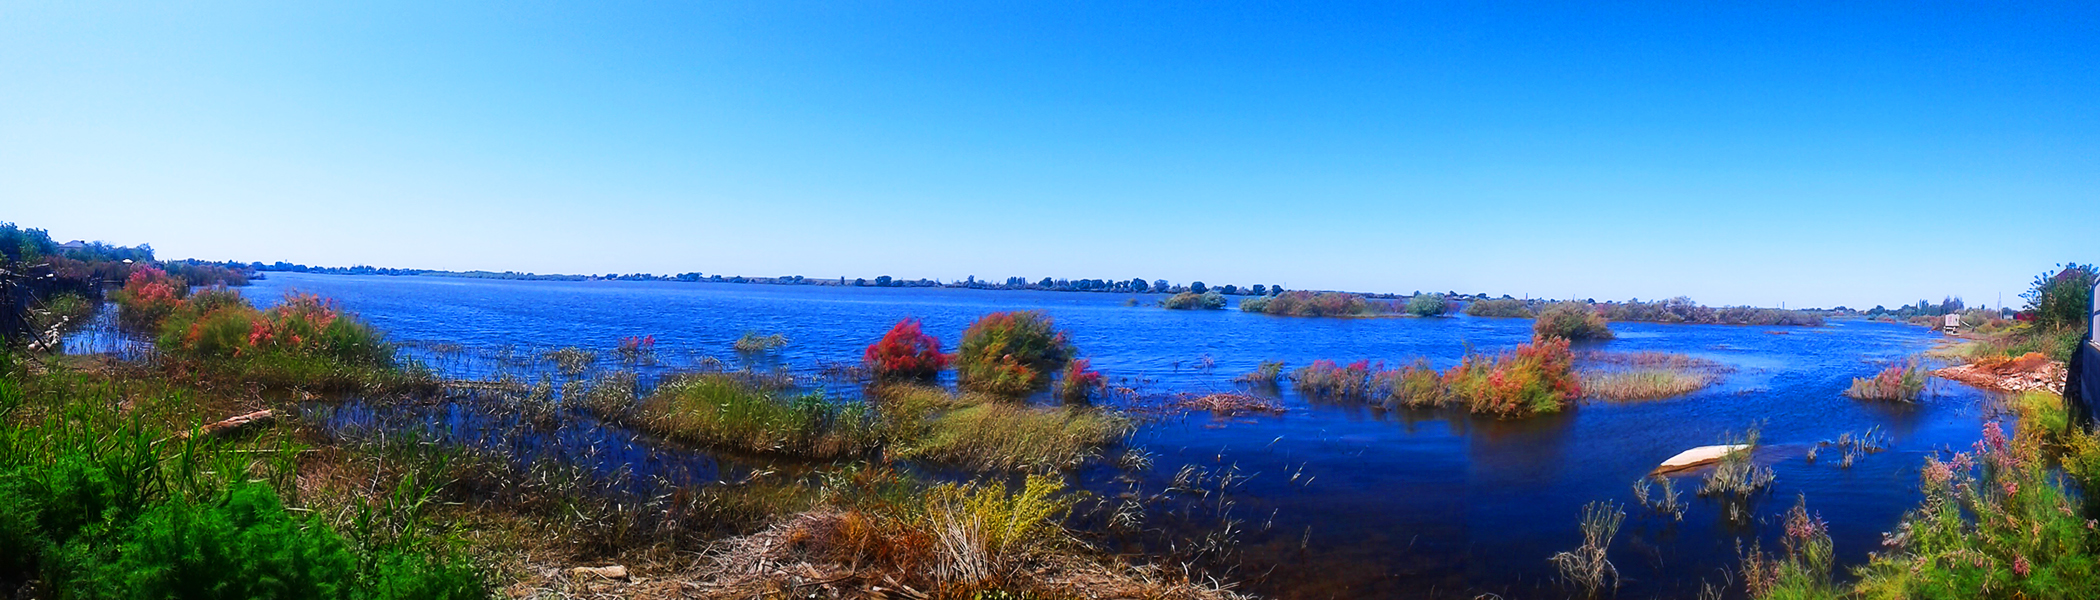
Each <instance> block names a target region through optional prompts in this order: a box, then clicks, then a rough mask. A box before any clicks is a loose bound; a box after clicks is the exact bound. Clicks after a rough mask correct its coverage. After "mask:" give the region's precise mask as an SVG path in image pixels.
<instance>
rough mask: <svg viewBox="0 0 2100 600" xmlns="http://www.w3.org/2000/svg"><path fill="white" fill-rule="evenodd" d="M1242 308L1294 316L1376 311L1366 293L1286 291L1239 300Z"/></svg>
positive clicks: (1323, 315) (1355, 315) (1352, 313)
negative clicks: (1364, 295)
mask: <svg viewBox="0 0 2100 600" xmlns="http://www.w3.org/2000/svg"><path fill="white" fill-rule="evenodd" d="M1240 310H1242V311H1246V312H1251V313H1262V314H1269V315H1282V316H1292V317H1358V316H1369V315H1375V314H1377V312H1378V311H1377V308H1376V307H1374V306H1373V305H1372V303H1371V302H1370V301H1369V300H1365V299H1364V297H1363V296H1359V295H1356V294H1349V293H1343V292H1321V293H1318V294H1315V293H1312V292H1303V291H1297V292H1284V293H1282V294H1278V295H1274V296H1269V297H1266V298H1249V299H1247V300H1242V301H1240Z"/></svg>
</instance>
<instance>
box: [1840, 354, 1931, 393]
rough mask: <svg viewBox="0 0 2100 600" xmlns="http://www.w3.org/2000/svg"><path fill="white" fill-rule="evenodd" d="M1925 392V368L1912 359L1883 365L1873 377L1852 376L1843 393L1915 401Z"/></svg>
mask: <svg viewBox="0 0 2100 600" xmlns="http://www.w3.org/2000/svg"><path fill="white" fill-rule="evenodd" d="M1924 393H1925V368H1924V367H1922V366H1919V365H1918V362H1917V361H1915V360H1913V361H1910V362H1906V363H1901V364H1892V365H1889V366H1887V367H1884V368H1883V369H1882V370H1881V372H1879V373H1875V374H1874V376H1873V377H1854V378H1852V387H1849V388H1846V389H1845V395H1847V396H1851V397H1853V398H1857V399H1860V400H1890V401H1896V402H1916V401H1917V400H1918V397H1919V396H1920V395H1922V394H1924Z"/></svg>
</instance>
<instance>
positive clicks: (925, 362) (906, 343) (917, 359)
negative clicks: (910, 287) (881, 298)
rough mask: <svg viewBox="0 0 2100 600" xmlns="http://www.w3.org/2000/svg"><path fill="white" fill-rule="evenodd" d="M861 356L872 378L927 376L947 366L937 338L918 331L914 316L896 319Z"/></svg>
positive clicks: (912, 378) (915, 377)
mask: <svg viewBox="0 0 2100 600" xmlns="http://www.w3.org/2000/svg"><path fill="white" fill-rule="evenodd" d="M861 356H862V361H864V362H865V363H866V364H867V365H868V368H869V369H871V370H873V371H874V373H875V378H876V379H878V380H884V381H900V380H928V379H932V378H933V377H934V376H935V375H938V374H940V372H941V369H946V368H948V355H946V354H942V353H941V340H939V339H937V338H935V337H933V336H930V335H926V333H925V332H924V331H920V329H919V320H918V319H905V320H902V321H898V322H897V324H896V325H893V326H891V327H890V331H889V333H885V334H882V339H880V340H877V341H876V342H875V343H873V344H869V345H868V349H867V351H866V352H863V353H862V354H861Z"/></svg>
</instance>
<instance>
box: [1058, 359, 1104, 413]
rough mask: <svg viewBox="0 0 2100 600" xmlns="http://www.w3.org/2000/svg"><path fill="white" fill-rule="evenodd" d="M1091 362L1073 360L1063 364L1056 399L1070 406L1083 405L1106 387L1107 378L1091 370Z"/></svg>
mask: <svg viewBox="0 0 2100 600" xmlns="http://www.w3.org/2000/svg"><path fill="white" fill-rule="evenodd" d="M1092 367H1093V363H1092V361H1088V360H1087V359H1084V358H1080V359H1073V360H1072V362H1069V363H1065V373H1064V378H1063V379H1060V380H1058V382H1057V397H1058V399H1061V400H1064V401H1065V402H1067V403H1071V404H1084V403H1086V402H1087V401H1088V400H1090V399H1092V398H1093V397H1094V392H1095V391H1097V390H1100V389H1102V388H1105V387H1108V378H1107V377H1104V376H1102V375H1101V372H1100V371H1095V370H1093V369H1092Z"/></svg>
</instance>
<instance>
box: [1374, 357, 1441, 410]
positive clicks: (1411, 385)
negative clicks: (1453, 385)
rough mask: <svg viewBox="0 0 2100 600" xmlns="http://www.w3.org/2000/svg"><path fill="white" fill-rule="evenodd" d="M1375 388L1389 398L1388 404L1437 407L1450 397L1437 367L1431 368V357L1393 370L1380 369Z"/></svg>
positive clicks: (1389, 405)
mask: <svg viewBox="0 0 2100 600" xmlns="http://www.w3.org/2000/svg"><path fill="white" fill-rule="evenodd" d="M1371 388H1372V394H1374V395H1383V396H1384V397H1385V404H1386V406H1388V407H1391V406H1411V407H1428V406H1436V405H1437V404H1439V403H1442V402H1443V401H1444V399H1445V396H1446V394H1445V391H1444V382H1443V380H1442V379H1441V378H1440V377H1439V376H1438V375H1437V372H1436V369H1432V368H1430V367H1429V359H1418V360H1416V361H1415V363H1414V364H1411V365H1408V366H1405V367H1400V368H1399V369H1396V370H1392V371H1380V372H1379V373H1378V374H1376V375H1373V376H1371Z"/></svg>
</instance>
